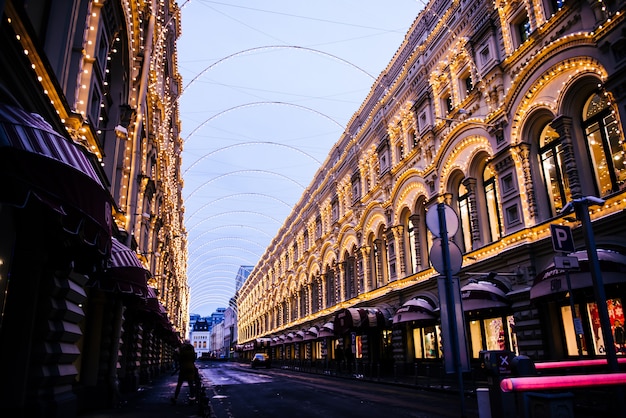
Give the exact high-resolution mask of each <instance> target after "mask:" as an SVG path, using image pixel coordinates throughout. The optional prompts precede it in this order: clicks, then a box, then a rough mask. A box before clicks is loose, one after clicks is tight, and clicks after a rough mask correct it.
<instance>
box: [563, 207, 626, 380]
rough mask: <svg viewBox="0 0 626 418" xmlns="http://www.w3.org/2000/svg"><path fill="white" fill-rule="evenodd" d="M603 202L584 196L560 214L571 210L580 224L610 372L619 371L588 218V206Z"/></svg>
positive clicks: (598, 262)
mask: <svg viewBox="0 0 626 418" xmlns="http://www.w3.org/2000/svg"><path fill="white" fill-rule="evenodd" d="M604 202H605V201H604V200H603V199H600V198H597V197H595V196H585V197H581V198H578V199H574V200H572V201H571V202H569V203H567V205H565V206H564V207H563V209H562V210H561V212H562V213H569V212H571V211H572V210H574V211H575V213H576V218H578V220H579V221H580V222H581V224H582V227H583V235H584V237H585V245H586V247H587V257H588V258H589V270H590V272H591V279H592V281H593V293H594V296H595V299H596V305H597V307H598V315H599V316H600V327H601V330H602V338H603V340H604V349H605V351H606V358H607V362H608V365H609V370H610V371H612V372H617V371H619V368H618V364H617V353H616V351H615V344H614V340H613V333H612V332H611V322H610V319H609V310H608V307H607V306H606V293H605V291H604V281H603V280H602V272H601V271H600V261H599V260H598V252H597V249H596V241H595V237H594V234H593V228H592V225H591V218H590V217H589V206H602V205H604Z"/></svg>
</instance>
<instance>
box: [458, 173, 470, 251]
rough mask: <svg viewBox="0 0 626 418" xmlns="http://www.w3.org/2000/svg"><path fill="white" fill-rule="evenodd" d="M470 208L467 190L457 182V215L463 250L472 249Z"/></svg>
mask: <svg viewBox="0 0 626 418" xmlns="http://www.w3.org/2000/svg"><path fill="white" fill-rule="evenodd" d="M470 214H471V208H470V199H469V191H468V190H467V188H466V187H465V186H464V185H463V183H461V184H459V216H460V218H461V233H462V234H463V245H464V246H465V252H468V251H471V250H472V227H471V218H470Z"/></svg>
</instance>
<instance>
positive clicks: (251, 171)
mask: <svg viewBox="0 0 626 418" xmlns="http://www.w3.org/2000/svg"><path fill="white" fill-rule="evenodd" d="M244 173H245V174H252V173H262V174H271V175H273V176H276V177H280V178H283V179H286V180H289V181H290V182H292V183H293V184H295V185H297V186H299V187H300V188H301V189H302V190H303V191H306V187H304V186H303V185H302V184H300V183H299V182H297V181H296V180H294V179H292V178H291V177H289V176H286V175H284V174H281V173H277V172H275V171H270V170H259V169H257V170H235V171H229V172H228V173H224V174H220V175H219V176H216V177H213V178H210V179H209V180H207V181H205V182H204V183H202V184H201V185H200V186H198V187H196V188H195V189H194V190H193V191H192V192H191V193H190V194H189V195H188V196H187V197H185V200H186V201H188V200H189V199H191V197H192V196H193V195H194V194H195V193H196V192H197V191H198V190H200V189H202V188H204V187H206V186H208V185H209V184H211V183H212V182H214V181H216V180H219V179H222V178H224V177H228V176H232V175H235V174H244Z"/></svg>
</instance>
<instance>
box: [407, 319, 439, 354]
mask: <svg viewBox="0 0 626 418" xmlns="http://www.w3.org/2000/svg"><path fill="white" fill-rule="evenodd" d="M439 336H440V331H439V326H438V325H437V326H432V327H424V328H415V329H414V330H413V341H414V342H415V344H414V345H415V358H427V359H428V358H438V357H440V356H441V350H442V347H441V339H440V338H439ZM438 353H439V354H438Z"/></svg>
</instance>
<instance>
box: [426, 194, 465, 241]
mask: <svg viewBox="0 0 626 418" xmlns="http://www.w3.org/2000/svg"><path fill="white" fill-rule="evenodd" d="M439 205H443V213H444V217H445V222H446V232H447V235H448V238H451V237H452V236H454V234H456V231H458V230H459V217H458V216H456V212H455V211H454V209H452V208H451V207H450V206H448V205H446V204H444V203H440V204H439ZM439 205H437V206H439ZM437 206H435V207H433V208H430V209H429V210H428V212H426V226H427V227H428V230H429V231H430V232H432V233H433V235H434V236H436V237H437V238H441V233H440V231H441V228H439V213H438V212H439V211H438V210H437Z"/></svg>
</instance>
